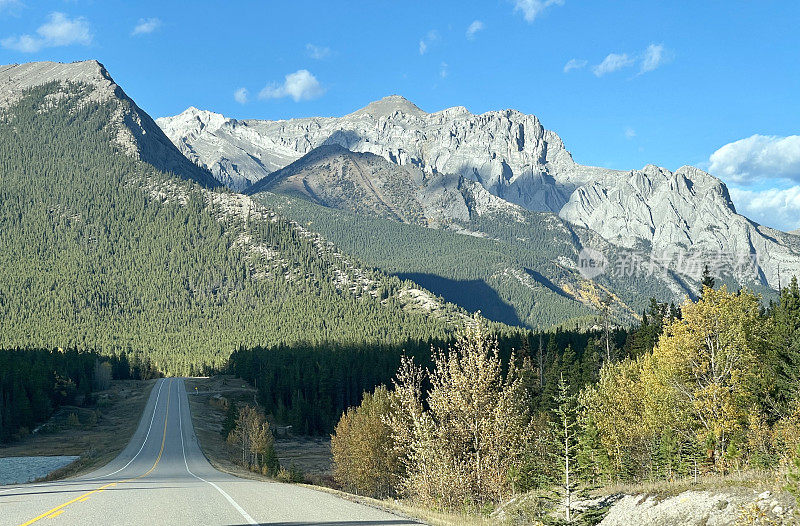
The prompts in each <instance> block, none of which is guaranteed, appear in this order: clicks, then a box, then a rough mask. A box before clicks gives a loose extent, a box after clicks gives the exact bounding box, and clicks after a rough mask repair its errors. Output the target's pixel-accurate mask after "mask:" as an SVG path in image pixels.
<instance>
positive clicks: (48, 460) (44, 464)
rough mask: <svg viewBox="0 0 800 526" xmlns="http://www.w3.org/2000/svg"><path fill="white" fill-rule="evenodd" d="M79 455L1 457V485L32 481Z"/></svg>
mask: <svg viewBox="0 0 800 526" xmlns="http://www.w3.org/2000/svg"><path fill="white" fill-rule="evenodd" d="M77 458H78V457H73V456H60V457H5V458H0V485H3V484H20V483H23V482H30V481H32V480H36V479H38V478H40V477H44V476H46V475H47V474H48V473H52V472H53V471H55V470H57V469H59V468H62V467H64V466H66V465H67V464H69V463H70V462H72V461H74V460H76V459H77Z"/></svg>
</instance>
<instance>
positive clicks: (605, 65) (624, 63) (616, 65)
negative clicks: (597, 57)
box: [592, 53, 634, 77]
mask: <svg viewBox="0 0 800 526" xmlns="http://www.w3.org/2000/svg"><path fill="white" fill-rule="evenodd" d="M633 62H634V60H633V59H632V58H631V57H629V56H628V54H627V53H619V54H617V53H610V54H609V55H608V56H606V58H604V59H603V61H602V62H601V63H599V64H597V65H596V66H592V72H593V73H594V74H595V76H598V77H602V76H603V75H607V74H608V73H613V72H615V71H619V70H621V69H623V68H627V67H628V66H630V65H632V64H633Z"/></svg>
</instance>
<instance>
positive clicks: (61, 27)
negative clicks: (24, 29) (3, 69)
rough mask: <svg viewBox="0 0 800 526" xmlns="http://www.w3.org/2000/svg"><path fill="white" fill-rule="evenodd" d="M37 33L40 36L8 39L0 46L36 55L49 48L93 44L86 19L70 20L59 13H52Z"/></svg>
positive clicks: (1, 42)
mask: <svg viewBox="0 0 800 526" xmlns="http://www.w3.org/2000/svg"><path fill="white" fill-rule="evenodd" d="M36 33H37V35H38V36H33V35H21V36H18V37H8V38H5V39H3V40H2V41H0V45H2V47H4V48H6V49H13V50H16V51H21V52H23V53H35V52H37V51H40V50H41V49H44V48H48V47H59V46H69V45H72V44H81V45H84V46H88V45H89V44H91V43H92V32H91V30H90V29H89V22H88V21H87V20H86V19H85V18H83V17H77V18H69V17H68V16H67V15H65V14H64V13H59V12H53V13H50V14H49V15H48V17H47V22H45V23H44V24H42V25H41V26H39V28H38V29H37V30H36Z"/></svg>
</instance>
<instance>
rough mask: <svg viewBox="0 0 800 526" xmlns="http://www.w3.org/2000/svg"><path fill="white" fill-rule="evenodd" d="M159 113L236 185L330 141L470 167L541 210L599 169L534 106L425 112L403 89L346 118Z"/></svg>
mask: <svg viewBox="0 0 800 526" xmlns="http://www.w3.org/2000/svg"><path fill="white" fill-rule="evenodd" d="M157 122H158V124H159V125H160V126H161V127H162V129H163V130H164V131H165V133H166V134H167V136H168V137H169V138H170V139H172V141H173V142H174V143H175V144H176V145H177V146H178V148H179V149H180V150H181V151H182V152H184V154H185V155H186V156H187V157H189V158H190V159H192V160H193V161H195V162H197V163H198V164H200V165H203V166H206V167H208V168H209V169H210V170H211V171H212V172H213V173H214V174H215V175H217V177H218V179H219V180H220V181H223V182H225V181H229V182H228V183H226V184H228V185H229V186H230V187H231V188H232V189H235V190H242V189H244V188H246V187H247V186H249V185H250V184H252V183H254V182H255V181H257V180H259V179H261V178H263V177H265V176H266V175H267V174H268V173H270V172H272V171H274V170H277V169H279V168H282V167H284V166H286V165H288V164H290V163H291V162H294V161H296V160H297V159H299V158H300V157H302V156H303V155H305V154H307V153H308V152H310V151H311V150H313V149H314V148H316V147H318V146H321V145H330V144H336V145H339V146H342V147H344V148H346V149H348V150H350V151H353V152H361V153H372V154H375V155H377V156H379V157H383V158H384V159H386V160H387V161H389V162H391V163H394V164H397V165H400V166H410V167H416V168H418V169H420V170H421V171H422V172H423V173H424V174H425V175H426V176H435V175H443V174H445V175H458V176H463V177H464V178H465V179H468V180H473V181H477V182H479V183H480V184H481V185H482V186H484V187H485V188H486V189H487V190H489V191H490V192H491V193H493V194H494V195H497V196H498V197H502V198H503V199H505V200H507V201H509V202H512V203H515V204H519V205H521V206H523V207H525V208H527V209H529V210H536V211H550V212H558V211H559V210H560V209H561V207H562V206H563V205H564V203H566V202H567V199H568V198H569V195H570V194H571V193H572V191H573V190H574V189H575V188H576V187H577V186H578V185H579V184H581V183H583V182H585V181H587V180H589V179H590V178H591V174H592V173H594V172H595V171H596V170H595V169H592V168H586V167H583V166H580V165H578V164H576V163H575V162H574V161H573V160H572V157H571V155H570V154H569V152H568V151H567V150H566V149H565V148H564V145H563V143H562V142H561V139H560V138H559V137H558V136H557V135H556V134H555V133H553V132H551V131H549V130H545V129H544V128H543V127H542V125H541V123H540V122H539V120H538V119H537V118H536V117H535V116H533V115H524V114H522V113H520V112H517V111H515V110H503V111H495V112H488V113H485V114H483V115H473V114H471V113H470V112H469V111H467V109H466V108H463V107H458V108H450V109H447V110H444V111H440V112H437V113H425V112H424V111H422V110H420V109H419V108H417V107H416V106H414V105H413V104H412V103H411V102H409V101H407V100H406V99H404V98H402V97H399V96H396V95H393V96H391V97H386V98H384V99H381V100H379V101H377V102H373V103H372V104H370V105H368V106H367V107H365V108H362V109H360V110H358V111H356V112H354V113H351V114H349V115H346V116H344V117H341V118H329V117H326V118H309V119H292V120H288V121H257V120H245V121H237V120H234V119H226V118H224V117H223V116H222V115H219V114H215V113H211V112H207V111H200V110H197V109H196V108H189V109H188V110H186V111H185V112H183V113H182V114H180V115H176V116H175V117H167V118H161V119H158V120H157Z"/></svg>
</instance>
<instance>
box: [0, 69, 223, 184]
mask: <svg viewBox="0 0 800 526" xmlns="http://www.w3.org/2000/svg"><path fill="white" fill-rule="evenodd" d="M51 82H56V83H60V84H63V83H69V84H83V85H88V86H91V91H90V92H89V93H88V94H87V95H86V96H85V98H86V100H88V101H91V102H94V103H100V104H104V103H108V102H109V101H118V102H120V103H121V105H120V106H119V107H118V109H117V111H116V112H115V113H114V114H113V115H112V116H111V121H112V123H113V126H114V127H115V130H116V135H115V137H114V140H113V142H114V145H115V147H116V148H119V149H120V150H122V151H124V152H125V153H126V154H128V155H130V156H131V157H133V158H136V159H139V160H142V161H144V162H146V163H148V164H150V165H152V166H154V167H155V168H157V169H158V170H160V171H163V172H170V173H174V174H180V176H182V177H184V178H186V179H191V180H193V181H196V182H198V183H200V184H202V185H204V186H207V187H209V188H212V187H215V186H219V182H217V180H216V179H215V178H214V177H213V176H210V174H209V173H208V171H207V170H202V169H198V167H197V165H196V164H194V163H191V162H187V160H186V158H185V157H184V156H183V155H182V154H181V152H179V151H178V149H177V148H175V146H174V145H173V144H172V142H171V141H170V140H169V139H167V138H166V137H165V136H164V133H163V132H162V131H161V129H160V128H159V127H158V126H157V125H156V123H155V122H154V121H153V119H152V118H151V117H150V116H149V115H148V114H147V113H145V112H144V111H142V110H141V109H140V108H139V107H138V106H137V105H136V103H135V102H133V100H132V99H131V98H130V97H128V96H127V95H126V94H125V92H124V91H122V88H120V87H119V86H118V85H117V84H116V83H114V81H113V79H112V78H111V76H110V75H109V74H108V71H106V68H105V67H103V65H102V64H100V63H99V62H97V61H96V60H89V61H85V62H76V63H72V64H62V63H58V62H31V63H27V64H11V65H7V66H3V65H0V109H3V108H6V109H7V108H9V107H12V106H14V105H15V104H16V103H18V102H19V100H20V99H21V98H22V97H23V96H24V94H25V92H26V90H29V89H31V88H35V87H38V86H42V85H44V84H47V83H51ZM60 93H61V92H55V93H53V94H51V96H50V97H49V99H48V104H56V103H57V101H58V100H59V99H60V98H61V97H63V95H60ZM122 108H124V110H123V109H122Z"/></svg>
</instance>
